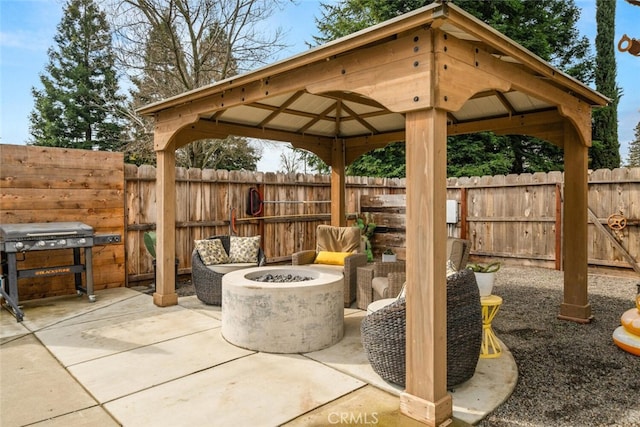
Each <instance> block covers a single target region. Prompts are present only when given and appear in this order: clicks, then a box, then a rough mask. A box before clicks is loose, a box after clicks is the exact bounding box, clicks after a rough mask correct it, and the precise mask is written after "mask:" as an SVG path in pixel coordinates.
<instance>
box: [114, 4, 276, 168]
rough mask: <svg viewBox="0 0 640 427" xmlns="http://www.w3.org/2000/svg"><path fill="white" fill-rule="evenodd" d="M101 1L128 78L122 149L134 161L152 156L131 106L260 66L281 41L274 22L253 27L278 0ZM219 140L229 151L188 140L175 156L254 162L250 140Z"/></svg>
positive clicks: (195, 161) (146, 126)
mask: <svg viewBox="0 0 640 427" xmlns="http://www.w3.org/2000/svg"><path fill="white" fill-rule="evenodd" d="M103 1H104V2H105V4H107V5H108V8H109V10H111V11H112V19H113V25H114V28H115V29H116V34H117V38H116V41H117V46H118V52H119V59H120V63H121V66H122V67H123V69H124V70H126V72H127V74H128V75H129V76H130V79H131V82H132V84H133V88H132V90H131V98H132V102H131V104H130V105H129V109H128V116H129V119H130V123H131V129H132V131H131V135H130V139H131V142H130V144H129V145H128V147H127V152H128V156H129V158H130V159H131V160H132V161H135V162H149V161H150V159H153V158H154V157H155V155H154V153H153V148H152V138H153V125H152V122H151V121H150V120H148V119H146V118H144V117H140V116H138V115H137V114H136V112H135V110H136V109H137V108H139V107H141V106H143V105H147V104H149V103H152V102H157V101H160V100H163V99H166V98H169V97H171V96H175V95H178V94H181V93H184V92H186V91H190V90H193V89H197V88H200V87H202V86H206V85H209V84H212V83H216V82H219V81H221V80H224V79H227V78H229V77H232V76H234V75H236V74H238V73H240V72H244V71H247V70H249V69H251V68H254V67H255V66H257V65H262V64H264V63H265V62H266V61H267V60H268V59H269V58H270V57H271V56H272V54H273V53H274V52H276V51H277V50H279V49H281V48H283V47H284V46H283V45H282V43H281V41H280V40H281V38H282V33H281V31H280V30H279V29H272V31H270V32H269V31H260V25H259V24H260V22H262V21H263V20H265V19H267V18H268V17H269V16H271V14H272V13H273V11H274V10H275V8H276V7H277V6H278V5H279V3H280V0H276V1H274V0H245V1H242V2H237V1H235V0H172V1H166V0H103ZM225 141H226V142H228V143H230V144H231V146H230V148H232V149H231V150H221V145H223V143H222V142H221V141H218V140H207V141H204V142H202V141H199V142H198V144H196V145H193V144H194V143H192V144H190V146H187V147H184V148H182V149H180V150H179V151H180V153H179V154H178V156H177V159H176V160H177V163H178V164H179V165H180V166H191V167H199V166H193V165H205V166H204V167H215V166H214V165H222V164H224V165H225V168H228V167H232V166H234V165H242V167H245V168H251V165H252V164H253V165H254V166H253V168H255V163H256V162H255V161H253V162H252V161H250V159H251V158H253V157H255V156H256V155H257V154H258V155H259V153H258V151H257V150H256V149H255V148H254V147H252V146H251V145H250V144H249V143H248V142H247V141H245V142H244V143H241V142H239V141H240V139H239V138H235V137H230V138H227V139H226V140H225ZM191 145H193V146H191ZM242 150H247V151H242ZM234 155H236V156H237V158H236V159H235V160H234V161H231V157H230V156H234ZM217 156H221V157H220V158H219V159H218V158H217Z"/></svg>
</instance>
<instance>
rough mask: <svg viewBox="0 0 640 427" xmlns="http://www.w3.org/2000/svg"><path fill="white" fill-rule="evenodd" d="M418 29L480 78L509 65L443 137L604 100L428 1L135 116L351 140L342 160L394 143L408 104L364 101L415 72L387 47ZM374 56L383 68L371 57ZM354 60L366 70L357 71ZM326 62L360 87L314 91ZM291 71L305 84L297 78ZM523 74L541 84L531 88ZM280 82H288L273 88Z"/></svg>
mask: <svg viewBox="0 0 640 427" xmlns="http://www.w3.org/2000/svg"><path fill="white" fill-rule="evenodd" d="M425 28H426V29H428V28H437V29H438V30H439V31H441V32H442V34H444V35H445V37H448V36H451V37H449V40H450V43H456V42H457V41H464V42H468V45H467V46H473V47H475V48H476V52H463V53H464V54H465V55H473V56H476V58H471V57H458V58H455V60H458V61H469V60H471V61H472V62H473V61H474V60H476V61H475V64H476V67H477V68H478V69H479V70H481V71H484V72H488V73H491V72H492V69H494V68H495V67H496V66H499V65H497V64H500V63H505V64H509V65H510V66H511V67H510V70H512V73H513V74H514V75H513V77H514V80H513V82H512V84H511V85H509V87H508V88H505V89H504V90H496V89H495V88H491V89H488V90H486V91H482V92H478V93H474V94H473V96H472V97H471V98H470V99H468V100H465V102H463V103H460V105H459V108H456V109H455V110H453V109H449V111H448V124H449V129H448V133H449V134H450V135H452V134H459V133H470V132H477V131H481V130H487V129H488V128H490V127H494V130H497V131H500V130H499V129H495V123H496V119H511V118H513V117H516V116H522V117H530V118H537V121H536V123H545V124H547V125H548V124H550V122H553V121H554V120H553V119H552V117H553V114H554V113H555V112H556V111H557V104H556V102H555V100H556V99H557V96H558V94H566V95H567V96H571V97H574V98H575V99H577V100H579V102H582V103H584V104H585V105H586V106H589V107H592V106H601V105H605V104H606V103H607V102H608V99H607V98H606V97H604V96H603V95H601V94H599V93H597V92H595V91H594V90H592V89H590V88H589V87H587V86H585V85H584V84H582V83H580V82H579V81H577V80H575V79H573V78H572V77H570V76H568V75H567V74H565V73H563V72H561V71H560V70H558V69H556V68H554V67H552V66H551V65H549V64H548V63H546V62H545V61H544V60H542V59H541V58H539V57H537V56H536V55H534V54H533V53H531V52H530V51H528V50H526V49H525V48H523V47H522V46H520V45H518V44H517V43H515V42H513V41H512V40H510V39H509V38H507V37H506V36H504V35H502V34H501V33H499V32H497V31H495V30H494V29H493V28H491V27H490V26H488V25H486V24H485V23H483V22H481V21H480V20H478V19H476V18H475V17H473V16H472V15H470V14H468V13H467V12H465V11H463V10H462V9H460V8H459V7H456V6H455V5H453V4H446V3H445V4H442V3H432V4H430V5H428V6H426V7H423V8H421V9H418V10H415V11H413V12H410V13H407V14H404V15H401V16H399V17H397V18H395V19H393V20H390V21H386V22H384V23H381V24H379V25H376V26H373V27H370V28H367V29H364V30H362V31H359V32H357V33H354V34H351V35H349V36H347V37H343V38H341V39H338V40H335V41H333V42H331V43H328V44H325V45H322V46H319V47H316V48H313V49H310V50H308V51H306V52H304V53H301V54H299V55H296V56H294V57H291V58H289V59H286V60H283V61H280V62H277V63H274V64H272V65H269V66H267V67H263V68H260V69H257V70H255V71H253V72H250V73H247V74H243V75H240V76H235V77H232V78H229V79H226V80H223V81H220V82H217V83H215V84H212V85H209V86H206V87H202V88H199V89H195V90H192V91H190V92H186V93H183V94H180V95H178V96H174V97H172V98H169V99H166V100H163V101H161V102H157V103H154V104H151V105H148V106H146V107H143V108H141V109H140V110H139V112H140V113H141V114H144V115H156V116H157V117H159V116H161V115H162V113H169V114H170V113H171V112H172V111H178V110H183V111H184V110H185V109H186V110H187V111H190V112H196V113H197V116H198V120H199V121H200V122H202V123H203V124H204V123H207V122H208V123H211V124H215V125H217V126H221V125H222V126H226V128H227V129H228V130H229V132H231V133H235V134H237V135H243V136H250V137H257V138H265V139H274V140H282V141H290V142H292V143H293V144H294V145H296V146H300V147H303V148H309V149H312V147H309V144H312V145H315V144H314V142H320V141H323V140H333V139H335V138H340V139H344V140H345V141H346V143H347V147H349V145H350V142H349V141H353V144H352V145H359V146H361V147H360V149H358V150H356V151H354V152H353V153H352V155H349V153H348V154H347V163H349V161H352V160H354V159H355V157H357V155H360V154H362V153H363V152H365V151H368V150H370V149H372V148H376V147H379V146H384V145H386V144H387V143H389V142H393V141H402V140H404V129H405V119H404V115H403V113H404V112H405V111H408V110H412V109H415V105H414V104H415V103H414V102H413V101H412V100H409V102H407V100H406V99H405V100H402V101H389V102H384V105H383V103H382V102H380V101H379V100H374V99H372V98H370V97H368V96H367V95H368V94H369V93H370V92H371V91H374V90H379V85H380V84H384V82H385V81H387V80H389V79H390V80H391V81H392V82H393V84H394V85H396V84H398V83H399V82H398V79H397V78H395V77H394V76H393V75H394V74H395V73H396V72H397V71H398V70H403V72H404V70H406V69H407V68H409V69H410V68H420V67H421V65H420V62H421V61H422V58H420V57H419V55H418V56H416V53H417V50H416V48H417V49H420V47H416V46H414V47H408V46H405V45H404V44H402V43H395V44H394V43H390V42H393V41H397V40H399V39H401V38H402V37H403V35H406V34H408V33H414V32H419V31H420V30H423V29H425ZM454 40H455V42H454ZM357 52H366V55H364V56H354V53H357ZM445 52H446V49H445ZM445 52H443V53H445ZM425 53H426V52H425ZM380 54H382V55H380ZM486 55H490V57H491V58H492V59H493V61H491V62H492V63H487V62H488V61H487V60H486V59H487V57H486ZM380 57H382V58H383V59H382V61H384V62H381V61H380V60H376V58H380ZM363 58H366V60H367V61H370V62H371V63H370V64H363V63H362V60H363ZM452 60H453V59H452ZM480 60H482V64H480V63H479V61H480ZM354 61H355V62H354ZM336 63H338V64H339V68H340V70H339V72H340V73H341V74H342V75H343V76H344V77H343V79H365V80H366V81H362V82H358V83H357V85H358V88H359V91H358V92H354V91H331V90H323V89H325V88H324V87H323V86H324V85H323V84H322V82H323V79H326V78H327V77H329V76H330V75H331V74H333V73H335V72H336V69H335V65H334V64H336ZM455 65H456V64H452V66H454V67H455ZM352 67H358V68H362V67H369V68H370V67H373V68H374V70H375V74H374V75H371V74H363V73H361V72H360V70H354V71H355V72H354V71H352ZM370 69H371V68H370ZM296 71H297V72H298V73H295V72H296ZM300 71H302V76H305V77H306V78H305V79H301V78H300V74H299V73H300ZM358 74H360V75H358ZM399 74H400V75H402V72H401V73H399ZM442 74H443V75H445V74H446V73H442ZM314 76H315V77H314ZM431 77H433V76H431ZM459 77H464V79H460V78H459ZM529 77H533V78H534V79H535V80H534V81H539V82H544V83H545V84H544V85H542V86H540V87H539V88H536V87H531V85H530V84H529V82H530V80H529V79H528V78H529ZM425 78H429V76H425ZM456 78H457V79H458V81H457V82H454V84H455V85H460V86H464V85H465V84H466V82H465V81H464V80H466V79H472V78H475V77H473V75H470V74H467V75H466V76H456ZM292 80H294V81H292ZM295 80H297V82H296V81H295ZM285 82H287V83H288V84H283V83H285ZM429 82H430V81H429V80H426V84H425V85H424V87H422V88H420V89H417V90H416V97H418V98H424V95H425V93H424V92H425V91H427V92H432V93H433V92H438V90H437V88H438V86H439V84H436V87H432V85H430V84H429ZM296 83H297V84H296ZM400 83H401V82H400ZM438 83H439V81H438ZM549 89H551V90H549ZM554 92H556V93H554ZM487 120H492V121H491V122H487ZM506 132H508V130H506ZM506 132H505V133H506ZM541 136H544V135H541ZM551 140H553V138H551ZM363 144H364V146H362V145H363ZM312 151H318V150H317V149H315V150H314V149H312ZM318 154H319V155H321V157H323V158H325V160H327V154H326V153H323V152H322V150H320V152H319V153H318ZM323 154H325V155H323Z"/></svg>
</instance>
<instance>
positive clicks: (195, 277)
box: [191, 236, 267, 305]
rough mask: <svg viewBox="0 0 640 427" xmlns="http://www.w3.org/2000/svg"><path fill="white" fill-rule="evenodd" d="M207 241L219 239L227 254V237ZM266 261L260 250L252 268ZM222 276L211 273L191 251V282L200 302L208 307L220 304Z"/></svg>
mask: <svg viewBox="0 0 640 427" xmlns="http://www.w3.org/2000/svg"><path fill="white" fill-rule="evenodd" d="M207 239H220V241H221V242H222V246H224V249H225V251H227V253H229V247H230V245H231V239H230V237H229V236H213V237H208V238H207ZM266 261H267V259H266V258H265V256H264V252H263V251H262V248H260V250H259V251H258V259H256V264H255V265H252V266H263V265H264V264H265V263H266ZM222 276H224V273H219V272H216V271H213V270H211V269H210V268H209V267H207V266H206V265H204V263H203V262H202V259H201V258H200V255H199V254H198V251H197V250H196V249H194V250H193V252H192V253H191V282H192V283H193V287H194V288H195V291H196V295H197V297H198V299H199V300H200V301H202V302H203V303H205V304H209V305H221V304H222Z"/></svg>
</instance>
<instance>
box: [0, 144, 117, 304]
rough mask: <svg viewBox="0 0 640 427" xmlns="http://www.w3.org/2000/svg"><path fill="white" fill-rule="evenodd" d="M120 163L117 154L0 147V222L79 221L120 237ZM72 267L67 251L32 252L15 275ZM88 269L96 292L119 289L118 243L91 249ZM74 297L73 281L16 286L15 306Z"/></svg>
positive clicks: (68, 278) (44, 279)
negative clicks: (54, 297) (90, 266)
mask: <svg viewBox="0 0 640 427" xmlns="http://www.w3.org/2000/svg"><path fill="white" fill-rule="evenodd" d="M123 161H124V160H123V155H122V154H120V153H107V152H103V151H88V150H67V149H63V148H49V147H30V146H21V145H6V144H0V191H1V192H2V193H1V195H0V222H2V223H3V224H14V223H30V222H65V221H80V222H83V223H85V224H88V225H90V226H92V227H93V228H94V231H95V232H96V233H109V234H111V233H112V234H119V235H121V236H122V237H124V233H125V230H124V224H125V221H124V163H123ZM81 252H83V251H81ZM19 258H20V257H19ZM72 264H73V251H71V250H55V251H33V252H26V253H25V254H24V261H23V262H20V263H19V269H20V270H23V269H28V268H38V267H47V266H59V265H72ZM92 264H93V279H94V288H95V289H96V290H99V289H105V288H111V287H120V286H123V285H124V283H125V279H126V277H125V246H124V244H123V243H119V244H111V245H106V246H96V247H94V248H93V263H92ZM4 268H6V266H3V269H4ZM74 292H75V286H74V277H73V275H63V276H49V277H41V278H31V279H28V280H27V279H22V280H19V281H18V295H19V297H20V300H28V299H36V298H42V297H45V296H56V295H65V294H70V293H74Z"/></svg>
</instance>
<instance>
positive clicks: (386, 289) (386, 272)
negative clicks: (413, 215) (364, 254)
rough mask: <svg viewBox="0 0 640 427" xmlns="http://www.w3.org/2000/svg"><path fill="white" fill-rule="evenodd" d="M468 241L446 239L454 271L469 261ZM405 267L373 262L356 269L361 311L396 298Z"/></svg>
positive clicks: (469, 247) (400, 262)
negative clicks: (374, 304)
mask: <svg viewBox="0 0 640 427" xmlns="http://www.w3.org/2000/svg"><path fill="white" fill-rule="evenodd" d="M470 249H471V242H470V241H469V240H464V239H458V238H455V237H449V238H447V259H448V260H449V261H451V262H452V264H453V267H454V268H455V269H456V270H458V271H459V270H462V269H464V268H465V267H466V266H467V262H468V261H469V250H470ZM404 267H405V265H404V262H402V261H397V262H392V263H386V262H384V263H383V262H374V263H373V264H372V265H370V266H367V267H361V268H359V269H358V279H357V282H358V302H357V306H358V308H359V309H361V310H366V309H367V307H368V306H369V304H371V303H372V302H374V301H378V300H381V299H387V298H395V297H396V296H398V293H399V292H400V289H402V285H403V284H404V275H402V274H400V273H404V271H405V268H404Z"/></svg>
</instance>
